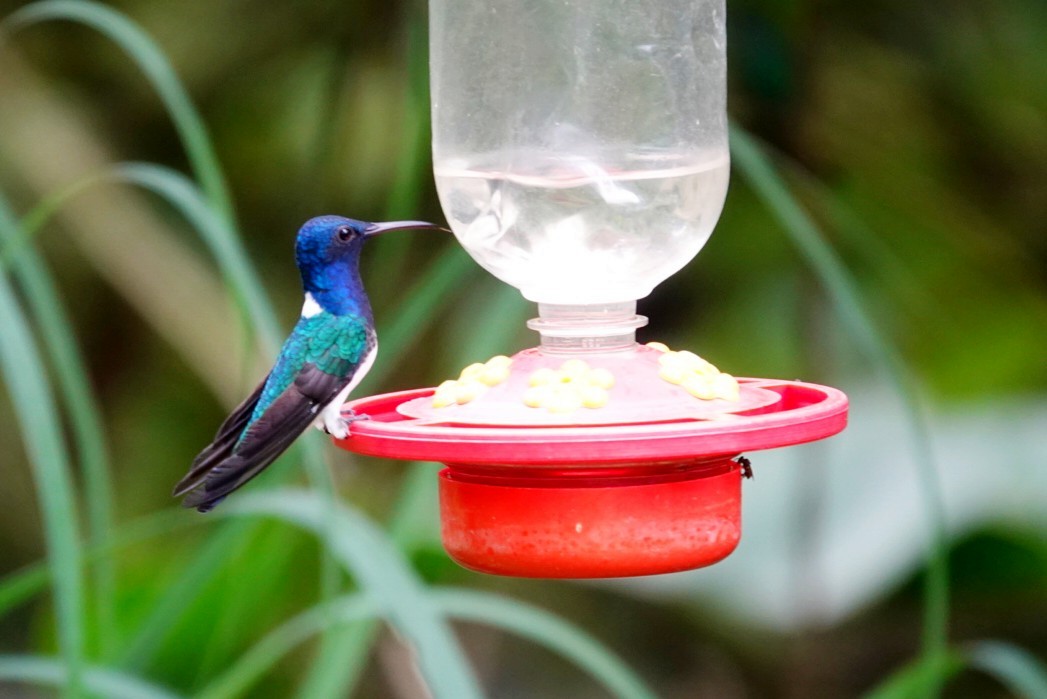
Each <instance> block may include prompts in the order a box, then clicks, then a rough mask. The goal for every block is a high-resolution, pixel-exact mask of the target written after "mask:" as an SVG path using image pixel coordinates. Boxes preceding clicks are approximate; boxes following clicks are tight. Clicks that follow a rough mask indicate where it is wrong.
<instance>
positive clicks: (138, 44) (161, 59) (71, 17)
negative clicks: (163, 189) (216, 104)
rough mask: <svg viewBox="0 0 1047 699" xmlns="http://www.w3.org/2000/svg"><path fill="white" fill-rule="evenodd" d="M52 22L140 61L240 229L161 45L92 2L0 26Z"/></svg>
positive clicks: (48, 5)
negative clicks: (92, 35)
mask: <svg viewBox="0 0 1047 699" xmlns="http://www.w3.org/2000/svg"><path fill="white" fill-rule="evenodd" d="M52 20H68V21H71V22H79V23H80V24H83V25H85V26H88V27H91V28H93V29H95V30H97V31H98V32H100V33H101V34H104V35H105V36H106V37H108V38H109V40H110V41H112V42H113V43H115V44H116V45H117V46H119V47H120V48H121V49H123V51H124V52H125V53H126V54H127V55H128V57H129V58H130V59H131V60H132V61H134V63H135V64H136V65H137V66H138V68H139V69H140V70H141V71H142V72H143V73H144V74H145V77H146V79H147V80H148V81H149V82H150V84H152V86H153V88H154V89H155V90H156V92H157V94H158V95H159V96H160V99H161V101H162V102H163V104H164V108H165V109H166V110H167V113H168V114H169V115H170V116H171V121H172V122H173V123H174V126H175V129H176V130H177V131H178V134H179V136H180V137H181V139H182V144H183V146H184V147H185V151H186V155H187V156H188V158H189V162H190V164H191V165H192V168H193V172H194V173H195V174H196V177H197V178H198V179H199V181H200V183H201V186H202V187H203V189H204V191H205V192H207V198H208V201H209V203H210V205H211V207H213V210H214V211H215V213H216V215H218V216H219V218H221V219H222V220H223V221H224V222H225V223H226V224H227V225H229V226H230V227H231V228H232V227H235V219H234V216H233V206H232V201H231V198H230V196H229V191H228V187H227V186H226V183H225V176H224V175H223V174H222V170H221V167H220V166H219V164H218V157H217V156H216V155H215V150H214V147H213V146H212V145H211V140H210V137H209V136H208V134H207V129H206V128H205V126H204V122H203V119H201V118H200V115H199V113H198V112H197V111H196V108H195V107H194V106H193V103H192V101H191V100H190V99H189V95H188V94H187V93H186V91H185V88H184V87H183V86H182V83H181V81H180V80H179V79H178V76H177V75H176V74H175V72H174V69H173V68H172V67H171V63H170V62H169V61H168V60H167V57H166V56H164V54H163V52H162V51H161V50H160V48H159V47H158V46H157V45H156V42H154V41H153V40H152V38H151V37H150V36H149V35H148V34H146V33H145V32H144V31H142V29H141V27H139V26H138V25H137V24H135V23H134V22H132V21H131V20H130V19H128V18H127V17H126V16H125V15H124V14H122V13H120V12H118V11H116V10H114V9H113V8H111V7H108V6H106V5H102V4H100V3H96V2H89V1H88V0H42V1H41V2H34V3H30V4H28V5H25V6H24V7H21V8H19V9H18V10H17V11H15V12H13V13H11V14H10V15H8V17H7V18H6V19H5V20H4V21H3V22H2V23H0V31H17V30H19V29H22V28H24V27H28V26H31V25H34V24H39V23H40V22H46V21H52Z"/></svg>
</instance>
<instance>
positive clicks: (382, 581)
mask: <svg viewBox="0 0 1047 699" xmlns="http://www.w3.org/2000/svg"><path fill="white" fill-rule="evenodd" d="M320 504H321V503H319V502H318V499H317V496H316V495H314V494H310V493H308V492H302V491H292V490H285V491H282V492H281V491H268V492H265V493H256V494H251V495H248V496H245V497H241V498H240V499H239V500H237V501H236V502H230V503H229V504H228V506H227V507H226V509H225V514H228V515H234V516H237V515H238V516H243V515H254V516H257V515H265V516H270V517H278V518H281V519H283V520H285V521H287V522H290V523H292V524H295V525H296V526H299V527H302V528H305V529H307V530H309V531H311V532H313V533H314V534H315V535H317V536H318V537H320V538H321V541H322V542H323V544H324V545H325V546H326V547H327V548H329V549H330V551H331V552H332V553H333V554H334V555H335V557H336V558H337V559H338V561H339V562H340V563H341V564H342V565H343V566H344V567H345V569H346V570H347V571H348V572H349V573H351V574H352V575H353V577H354V579H355V580H357V581H358V582H359V585H360V588H361V590H362V591H363V592H364V593H365V594H367V595H369V596H371V597H373V598H374V599H375V600H376V602H377V603H378V604H380V605H381V606H382V607H383V608H385V609H388V615H389V621H390V623H391V624H392V625H393V626H394V627H395V628H396V629H397V631H399V632H400V634H401V635H403V636H404V637H405V638H407V639H408V640H409V641H410V642H411V643H412V645H413V647H414V649H415V650H416V651H417V653H418V663H419V667H420V669H421V672H422V675H423V677H424V678H425V680H426V682H427V684H428V685H429V687H430V688H431V689H432V691H433V693H434V695H435V696H437V697H447V698H453V699H470V698H472V697H480V696H482V695H481V692H480V688H479V686H478V685H477V683H476V678H475V677H474V676H473V673H472V669H471V668H470V667H469V664H468V663H467V661H466V659H465V658H464V656H463V655H462V651H461V648H460V647H459V645H458V642H457V640H456V639H455V637H454V635H453V633H452V632H451V629H450V628H449V627H448V626H447V624H446V622H445V620H444V619H443V616H442V615H441V614H440V613H439V612H438V611H437V610H436V609H435V608H434V607H433V605H432V604H431V602H430V600H429V599H428V597H427V596H426V590H425V587H424V585H423V583H422V582H421V581H420V580H419V579H418V577H417V575H416V574H415V572H414V570H412V569H411V567H410V565H409V564H408V562H407V561H406V560H404V558H403V556H402V554H401V553H400V552H399V551H398V550H397V549H396V547H395V546H394V545H393V543H392V542H391V541H389V539H388V538H387V537H386V535H385V533H384V532H383V531H382V530H381V529H380V528H378V527H377V526H375V525H374V524H373V523H372V522H370V520H368V519H367V518H365V517H364V516H362V515H361V514H359V513H358V512H355V511H353V510H351V509H349V508H346V507H342V506H339V507H338V509H337V511H336V512H335V517H336V519H337V526H336V527H334V528H328V527H325V526H323V525H324V522H323V514H322V512H321V511H320V510H319V507H318V505H320Z"/></svg>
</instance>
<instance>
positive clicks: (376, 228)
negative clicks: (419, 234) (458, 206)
mask: <svg viewBox="0 0 1047 699" xmlns="http://www.w3.org/2000/svg"><path fill="white" fill-rule="evenodd" d="M412 228H429V229H433V230H438V231H446V232H448V233H450V232H451V231H449V230H448V229H447V228H444V227H443V226H438V225H436V224H435V223H429V222H428V221H388V222H386V223H372V224H371V225H369V226H368V227H367V228H365V229H364V235H365V236H366V237H368V238H372V237H374V236H376V235H381V234H382V233H388V232H389V231H406V230H410V229H412Z"/></svg>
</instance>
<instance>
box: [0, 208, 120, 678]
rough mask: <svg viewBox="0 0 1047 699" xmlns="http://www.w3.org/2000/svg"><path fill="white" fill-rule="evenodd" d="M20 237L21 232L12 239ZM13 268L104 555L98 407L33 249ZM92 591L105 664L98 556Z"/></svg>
mask: <svg viewBox="0 0 1047 699" xmlns="http://www.w3.org/2000/svg"><path fill="white" fill-rule="evenodd" d="M11 233H12V232H11V230H10V229H9V227H7V226H0V241H3V242H5V243H6V242H9V241H11V240H13V239H14V238H13V237H12V236H11ZM19 233H21V227H19V229H18V230H17V231H15V235H16V236H18V235H19ZM12 264H13V268H14V269H13V271H14V274H15V277H16V278H17V280H18V282H19V283H20V284H21V286H22V288H23V290H24V291H25V294H24V297H25V300H26V306H27V307H28V310H29V313H30V315H31V316H32V318H33V321H34V322H35V325H36V327H37V328H39V331H40V335H41V338H42V340H43V345H44V347H45V349H46V351H47V354H48V356H49V358H50V363H51V367H52V370H53V371H54V373H55V377H56V379H57V383H58V386H59V396H60V397H61V399H62V401H63V403H64V407H65V412H66V414H67V415H68V416H69V420H70V423H71V425H72V433H73V441H74V444H75V445H76V454H77V461H78V463H79V465H80V469H81V472H82V473H83V482H84V496H85V498H86V500H87V523H88V531H89V533H90V542H91V544H92V545H94V546H97V547H100V548H103V549H104V548H105V547H106V544H107V542H108V540H109V537H110V535H111V533H112V530H113V486H112V481H111V479H110V477H109V451H108V449H107V447H106V440H105V429H104V427H103V425H102V420H101V415H102V411H101V407H100V406H99V404H98V402H97V401H96V400H95V397H94V392H93V390H92V389H91V385H90V380H89V379H88V376H87V368H86V362H85V361H84V359H83V356H82V354H81V352H80V348H79V347H78V346H77V342H76V339H75V338H74V337H73V333H72V329H71V328H72V324H71V323H70V321H69V317H68V314H67V313H66V311H65V307H64V305H63V304H62V301H61V299H60V297H59V294H58V290H57V288H56V287H55V284H54V280H53V278H52V276H51V274H50V272H49V271H48V269H47V267H46V266H45V264H44V261H43V259H42V258H41V257H40V255H39V254H38V253H37V252H36V250H34V249H33V248H32V247H24V248H22V249H21V250H20V251H19V252H16V253H15V254H14V256H13V258H12ZM93 588H94V590H93V592H94V600H95V604H94V612H95V622H96V624H95V626H96V628H97V633H98V640H99V651H100V653H101V656H102V657H103V658H105V657H109V654H110V652H111V651H112V649H113V647H114V644H115V640H114V636H113V634H114V633H115V631H116V612H115V609H114V606H113V605H114V597H115V594H116V572H115V569H114V563H113V561H112V559H111V558H110V557H108V556H100V557H99V558H98V559H97V561H96V562H95V564H94V576H93Z"/></svg>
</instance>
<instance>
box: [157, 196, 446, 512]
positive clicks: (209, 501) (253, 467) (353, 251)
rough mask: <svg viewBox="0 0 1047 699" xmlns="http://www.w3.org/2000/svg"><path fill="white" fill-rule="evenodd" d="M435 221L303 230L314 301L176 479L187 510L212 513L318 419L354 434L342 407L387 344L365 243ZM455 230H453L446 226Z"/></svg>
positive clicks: (301, 262) (300, 248)
mask: <svg viewBox="0 0 1047 699" xmlns="http://www.w3.org/2000/svg"><path fill="white" fill-rule="evenodd" d="M408 228H440V227H439V226H437V225H435V224H432V223H426V222H425V221H393V222H390V223H367V222H365V221H357V220H355V219H351V218H343V217H341V216H319V217H317V218H313V219H310V220H309V221H307V222H306V223H305V225H304V226H302V228H301V229H300V230H299V231H298V237H297V239H296V241H295V261H296V262H297V263H298V271H299V272H300V273H301V276H302V286H304V287H305V303H304V304H303V306H302V315H301V318H299V319H298V323H297V324H296V325H295V327H294V330H292V331H291V335H290V336H289V337H288V338H287V340H286V341H285V342H284V344H283V347H282V348H281V349H280V354H279V356H278V357H277V359H276V364H275V365H274V366H273V368H272V370H271V371H270V372H269V375H268V376H266V378H265V379H264V380H263V381H262V382H261V383H260V384H259V385H258V388H256V389H255V390H254V392H253V393H252V394H251V395H250V396H248V397H247V399H246V400H244V402H243V403H241V404H240V405H239V406H238V407H237V408H236V409H235V410H234V411H233V412H232V413H231V414H230V415H229V417H228V418H226V420H225V422H223V423H222V425H221V427H219V428H218V433H217V434H216V435H215V438H214V441H213V442H211V444H209V445H208V446H207V447H206V448H204V450H203V451H201V452H200V454H199V455H198V456H197V457H196V459H194V460H193V464H192V466H191V468H190V469H189V473H188V474H186V476H185V478H183V479H182V480H181V481H179V483H178V485H176V486H175V489H174V495H175V497H178V496H181V495H185V496H186V497H185V499H184V500H183V501H182V504H183V506H185V507H195V508H196V509H197V510H199V511H200V512H207V511H208V510H210V509H211V508H213V507H214V506H215V505H217V504H218V503H219V502H220V501H221V500H222V499H223V498H225V496H227V495H228V494H229V493H231V492H233V491H234V490H236V489H237V488H239V487H240V486H242V485H243V484H244V483H246V482H247V481H249V480H251V479H252V478H254V477H255V476H257V475H258V474H259V473H261V471H262V470H263V469H264V468H265V467H266V466H268V465H269V464H271V463H272V462H273V461H274V460H275V459H276V457H278V456H279V455H280V454H282V453H283V452H284V450H286V449H287V448H288V447H289V446H290V444H291V442H293V441H294V440H295V439H296V438H297V437H298V436H299V435H300V434H302V433H303V432H305V430H306V429H308V427H309V425H310V423H313V424H315V425H316V426H317V427H319V428H321V429H323V430H325V431H326V432H328V433H330V434H332V435H334V436H336V437H338V438H339V439H344V438H345V437H346V435H348V433H349V423H350V422H352V420H353V419H362V418H364V417H365V416H355V415H349V416H347V417H343V416H342V404H343V403H344V402H345V399H346V397H347V396H348V395H349V392H350V391H352V390H353V388H354V387H356V385H357V384H358V383H360V381H361V379H363V377H364V375H365V374H367V371H368V370H369V369H370V368H371V364H372V363H373V362H374V358H375V354H376V353H377V350H378V341H377V338H376V336H375V330H374V317H373V316H372V314H371V303H370V301H369V300H368V298H367V292H366V291H364V287H363V282H361V280H360V250H361V249H362V248H363V244H364V242H365V241H366V240H368V239H369V238H372V237H374V236H376V235H378V234H380V233H385V232H388V231H396V230H403V229H408ZM445 230H446V229H445Z"/></svg>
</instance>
